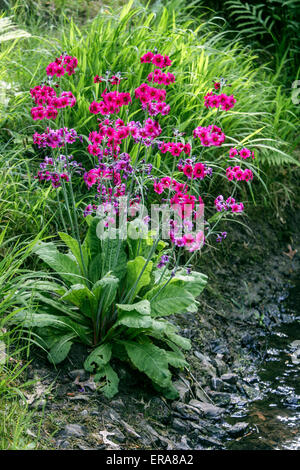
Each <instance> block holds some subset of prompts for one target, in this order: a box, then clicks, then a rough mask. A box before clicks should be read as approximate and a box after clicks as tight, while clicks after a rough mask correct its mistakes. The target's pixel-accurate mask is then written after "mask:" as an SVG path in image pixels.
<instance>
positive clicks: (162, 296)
mask: <svg viewBox="0 0 300 470" xmlns="http://www.w3.org/2000/svg"><path fill="white" fill-rule="evenodd" d="M159 290H160V286H157V287H154V288H153V289H152V290H151V291H149V292H147V294H146V295H145V297H146V299H148V300H149V301H150V304H151V315H152V316H153V317H163V316H167V315H173V314H175V313H181V312H184V311H185V310H186V309H187V307H188V306H189V305H191V304H192V303H193V302H194V300H195V299H194V297H193V295H192V294H190V293H189V292H188V291H187V290H186V289H184V288H183V287H182V286H177V285H172V284H168V285H167V286H166V287H165V288H164V289H162V290H161V291H160V292H159ZM152 298H153V300H152Z"/></svg>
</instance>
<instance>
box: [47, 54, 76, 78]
mask: <svg viewBox="0 0 300 470" xmlns="http://www.w3.org/2000/svg"><path fill="white" fill-rule="evenodd" d="M77 65H78V60H77V58H76V57H72V56H70V55H66V54H63V55H61V56H60V57H57V58H56V59H55V61H54V62H51V63H50V64H49V65H47V67H46V73H47V75H49V76H51V77H54V76H55V75H56V76H57V77H62V76H63V75H64V74H65V73H67V74H68V75H73V74H74V73H75V69H76V67H77Z"/></svg>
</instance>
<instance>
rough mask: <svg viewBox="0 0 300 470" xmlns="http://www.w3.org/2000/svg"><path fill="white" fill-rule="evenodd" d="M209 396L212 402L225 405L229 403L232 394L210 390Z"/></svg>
mask: <svg viewBox="0 0 300 470" xmlns="http://www.w3.org/2000/svg"><path fill="white" fill-rule="evenodd" d="M209 396H210V397H211V399H212V400H213V402H214V403H215V404H217V405H219V406H227V405H230V404H231V401H232V395H231V394H230V393H226V392H225V393H224V392H215V391H211V392H210V394H209Z"/></svg>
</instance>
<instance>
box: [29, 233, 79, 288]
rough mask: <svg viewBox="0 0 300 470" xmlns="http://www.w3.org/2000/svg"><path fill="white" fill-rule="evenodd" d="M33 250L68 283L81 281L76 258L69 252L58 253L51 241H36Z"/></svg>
mask: <svg viewBox="0 0 300 470" xmlns="http://www.w3.org/2000/svg"><path fill="white" fill-rule="evenodd" d="M33 252H34V253H36V255H37V256H39V257H40V258H41V259H42V260H43V261H44V262H45V263H46V264H48V266H50V268H52V269H53V270H54V271H56V272H57V274H59V275H60V277H61V278H62V279H63V280H64V281H65V282H67V283H68V284H77V283H78V282H80V281H81V279H82V276H81V272H80V268H79V265H78V263H77V261H76V259H75V258H74V257H71V256H70V255H69V254H63V253H60V252H59V251H58V249H57V248H56V246H55V244H54V243H53V242H51V243H44V242H38V243H37V244H36V245H35V247H34V248H33Z"/></svg>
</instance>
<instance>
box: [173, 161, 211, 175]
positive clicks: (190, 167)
mask: <svg viewBox="0 0 300 470" xmlns="http://www.w3.org/2000/svg"><path fill="white" fill-rule="evenodd" d="M177 167H178V169H179V171H182V172H183V173H184V175H185V176H186V177H187V178H189V179H192V178H193V179H195V178H196V179H197V178H199V179H203V178H204V177H205V176H206V175H207V174H209V170H208V169H207V168H206V165H205V164H204V163H201V162H197V163H195V164H193V161H192V160H185V162H184V163H182V162H180V163H179V164H178V166H177Z"/></svg>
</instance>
